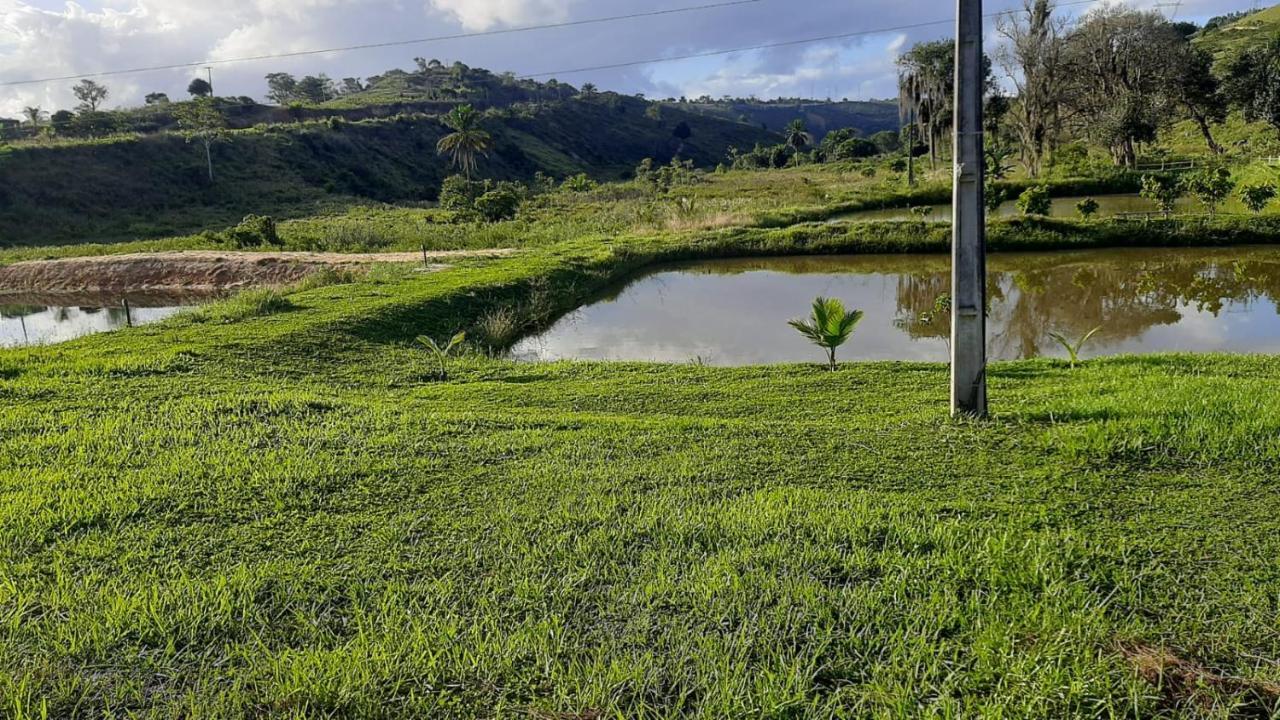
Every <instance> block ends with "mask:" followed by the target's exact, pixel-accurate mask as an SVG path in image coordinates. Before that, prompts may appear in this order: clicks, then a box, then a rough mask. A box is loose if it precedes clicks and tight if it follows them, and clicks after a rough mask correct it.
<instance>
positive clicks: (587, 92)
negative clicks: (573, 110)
mask: <svg viewBox="0 0 1280 720" xmlns="http://www.w3.org/2000/svg"><path fill="white" fill-rule="evenodd" d="M596 93H597V90H596V86H595V84H594V83H582V88H581V89H580V90H579V91H578V94H579V95H581V96H582V97H584V98H592V97H595V96H596Z"/></svg>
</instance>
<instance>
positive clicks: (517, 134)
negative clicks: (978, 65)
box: [0, 96, 778, 247]
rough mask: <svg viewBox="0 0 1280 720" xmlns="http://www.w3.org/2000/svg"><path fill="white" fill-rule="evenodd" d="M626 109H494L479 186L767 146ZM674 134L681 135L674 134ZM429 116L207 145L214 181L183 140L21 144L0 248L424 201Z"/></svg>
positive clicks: (621, 100) (434, 158) (3, 171)
mask: <svg viewBox="0 0 1280 720" xmlns="http://www.w3.org/2000/svg"><path fill="white" fill-rule="evenodd" d="M647 107H648V103H646V102H644V101H643V100H640V99H637V98H628V97H621V96H611V97H609V98H606V97H605V96H600V97H599V98H596V99H580V100H566V101H562V102H554V103H545V104H541V105H539V106H538V107H537V108H536V109H527V108H521V109H515V108H513V109H507V110H495V111H491V112H489V113H488V114H487V119H486V121H485V127H486V129H487V130H489V131H490V132H491V133H492V134H493V137H494V149H493V151H492V152H491V153H490V154H489V156H488V157H487V158H485V159H484V160H482V162H481V171H482V173H483V175H484V176H485V177H490V178H496V179H527V178H531V177H532V176H533V175H534V174H535V173H537V172H543V173H547V174H550V175H552V176H554V177H557V178H563V177H565V176H567V175H571V174H576V173H582V172H585V173H588V174H590V175H593V176H595V177H598V178H602V179H608V178H617V177H622V176H625V175H626V174H627V173H629V172H630V171H631V169H632V168H634V167H635V166H636V165H637V164H638V163H639V162H640V161H641V160H643V159H644V158H647V157H652V158H655V159H656V160H658V161H660V162H666V161H668V160H669V159H670V158H671V157H673V156H674V155H676V154H679V156H680V157H682V158H685V159H689V160H692V161H694V162H695V163H696V164H698V165H700V166H704V167H707V166H714V165H715V164H716V163H718V162H720V161H721V160H722V159H724V157H725V155H726V152H727V151H728V149H729V147H731V146H733V147H742V148H749V147H752V146H753V145H755V144H756V143H758V142H764V143H772V142H777V141H778V137H777V136H775V135H772V134H770V133H767V132H765V131H763V130H761V129H760V128H758V127H753V126H750V125H743V124H740V123H735V122H728V121H725V120H720V119H717V118H712V117H707V116H704V115H700V114H696V113H687V112H682V111H679V110H670V111H665V112H663V113H662V115H661V117H660V118H654V117H652V116H651V115H647V114H646V112H645V110H646V108H647ZM681 123H685V124H686V125H687V126H688V128H689V130H690V135H689V137H688V138H687V139H684V140H681V139H679V138H677V137H676V135H675V129H676V128H677V127H679V126H680V125H681ZM446 132H447V131H446V130H445V128H444V127H443V126H442V125H441V124H440V122H439V121H438V120H437V119H436V118H435V117H431V116H423V115H417V116H398V117H394V118H389V119H381V120H364V121H360V122H342V121H330V122H313V123H300V124H293V125H277V126H271V127H266V128H259V129H250V130H241V131H237V132H234V133H232V134H231V136H230V140H229V141H228V142H225V143H219V144H217V145H215V146H214V149H213V153H214V164H215V168H216V171H217V180H216V182H215V183H213V184H212V185H210V184H209V183H208V181H207V179H206V178H205V176H204V173H205V168H204V157H203V153H202V152H200V151H199V150H198V148H197V146H195V145H189V144H187V143H186V142H185V141H184V140H183V139H182V138H181V137H178V136H175V135H171V134H155V135H148V136H142V137H131V138H122V139H116V140H104V141H97V142H79V143H72V144H61V145H36V144H24V145H18V146H14V147H13V148H11V149H10V150H9V151H8V152H7V153H5V154H3V155H0V247H6V246H15V245H27V244H53V243H66V242H89V241H94V242H97V241H108V240H120V239H133V238H148V237H159V236H164V235H172V234H177V233H186V232H193V231H198V230H200V229H203V228H207V227H217V226H225V225H228V224H231V223H234V222H236V221H237V220H239V219H240V218H241V217H243V216H244V215H245V214H247V213H270V214H275V215H280V216H286V217H287V216H294V215H303V214H308V213H314V212H316V211H317V210H318V209H323V208H326V207H331V206H335V205H350V204H352V203H358V202H368V201H376V202H404V201H430V200H434V199H435V197H436V194H437V193H438V191H439V187H440V183H441V181H442V180H443V179H444V178H445V177H446V176H448V175H449V174H452V172H453V170H452V169H451V168H450V167H449V166H448V165H447V163H446V161H445V160H444V159H443V158H441V157H439V156H438V155H437V153H436V149H435V148H436V142H437V141H438V140H439V139H440V138H441V137H442V136H443V135H444V134H445V133H446Z"/></svg>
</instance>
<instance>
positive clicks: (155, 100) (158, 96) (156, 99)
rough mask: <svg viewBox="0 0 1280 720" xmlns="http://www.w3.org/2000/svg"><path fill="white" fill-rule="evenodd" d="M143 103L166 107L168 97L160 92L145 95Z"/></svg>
mask: <svg viewBox="0 0 1280 720" xmlns="http://www.w3.org/2000/svg"><path fill="white" fill-rule="evenodd" d="M143 102H145V103H146V104H148V105H168V104H169V96H168V95H166V94H165V93H162V92H154V93H147V97H146V98H145V99H144V100H143Z"/></svg>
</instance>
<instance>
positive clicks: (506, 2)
mask: <svg viewBox="0 0 1280 720" xmlns="http://www.w3.org/2000/svg"><path fill="white" fill-rule="evenodd" d="M570 4H571V0H431V5H432V6H434V7H435V8H437V9H439V10H444V11H446V12H449V13H451V14H452V15H453V16H454V17H456V18H457V19H458V21H459V22H460V23H462V27H464V28H466V29H468V30H488V29H490V28H493V27H496V26H499V25H504V26H508V27H510V26H514V25H534V24H537V25H542V24H546V23H554V22H563V21H564V20H565V19H567V18H568V17H569V5H570Z"/></svg>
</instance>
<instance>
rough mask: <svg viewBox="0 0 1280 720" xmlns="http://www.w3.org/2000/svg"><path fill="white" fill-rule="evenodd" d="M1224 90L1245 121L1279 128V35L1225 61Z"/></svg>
mask: <svg viewBox="0 0 1280 720" xmlns="http://www.w3.org/2000/svg"><path fill="white" fill-rule="evenodd" d="M1225 76H1226V78H1225V82H1224V87H1223V91H1224V93H1225V94H1226V96H1227V98H1228V99H1229V101H1230V102H1231V103H1232V104H1233V105H1235V106H1236V107H1239V108H1240V109H1241V111H1243V112H1244V117H1245V119H1246V120H1250V121H1253V120H1262V121H1265V122H1267V123H1268V124H1270V125H1271V126H1272V127H1274V128H1276V129H1277V130H1280V35H1277V36H1275V37H1273V38H1271V40H1270V42H1268V43H1267V44H1266V45H1264V46H1262V47H1258V48H1254V49H1251V50H1246V51H1245V52H1243V53H1241V54H1240V55H1238V56H1237V57H1235V58H1233V59H1232V60H1231V61H1229V62H1228V63H1227V66H1226V72H1225Z"/></svg>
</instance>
